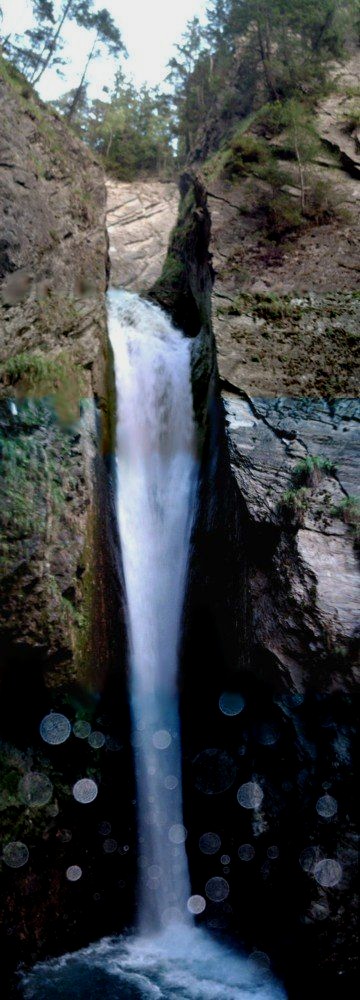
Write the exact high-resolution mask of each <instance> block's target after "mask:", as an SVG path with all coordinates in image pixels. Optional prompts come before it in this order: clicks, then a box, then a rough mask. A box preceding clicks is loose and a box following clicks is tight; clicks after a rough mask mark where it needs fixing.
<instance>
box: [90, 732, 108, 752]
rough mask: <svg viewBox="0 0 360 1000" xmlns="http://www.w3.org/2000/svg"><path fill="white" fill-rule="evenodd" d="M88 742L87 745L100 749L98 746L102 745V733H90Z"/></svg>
mask: <svg viewBox="0 0 360 1000" xmlns="http://www.w3.org/2000/svg"><path fill="white" fill-rule="evenodd" d="M88 743H89V746H90V747H92V748H93V750H100V747H103V746H104V743H105V736H104V733H98V732H95V733H91V734H90V736H89V739H88Z"/></svg>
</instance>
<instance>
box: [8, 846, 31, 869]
mask: <svg viewBox="0 0 360 1000" xmlns="http://www.w3.org/2000/svg"><path fill="white" fill-rule="evenodd" d="M2 859H3V861H4V862H5V864H6V865H8V867H9V868H22V866H23V865H26V862H27V861H28V860H29V850H28V848H27V847H26V844H22V843H21V841H20V840H12V841H10V843H9V844H6V845H5V847H4V850H3V854H2Z"/></svg>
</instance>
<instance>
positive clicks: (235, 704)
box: [219, 691, 245, 716]
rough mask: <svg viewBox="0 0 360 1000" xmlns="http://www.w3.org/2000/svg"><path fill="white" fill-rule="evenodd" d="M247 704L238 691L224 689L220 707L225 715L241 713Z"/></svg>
mask: <svg viewBox="0 0 360 1000" xmlns="http://www.w3.org/2000/svg"><path fill="white" fill-rule="evenodd" d="M244 705H245V701H244V698H243V696H242V695H241V694H239V693H238V692H237V691H224V692H223V694H222V695H220V698H219V708H220V711H221V712H222V713H223V715H228V716H235V715H240V712H242V710H243V708H244Z"/></svg>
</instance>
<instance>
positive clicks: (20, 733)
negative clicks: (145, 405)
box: [0, 62, 131, 995]
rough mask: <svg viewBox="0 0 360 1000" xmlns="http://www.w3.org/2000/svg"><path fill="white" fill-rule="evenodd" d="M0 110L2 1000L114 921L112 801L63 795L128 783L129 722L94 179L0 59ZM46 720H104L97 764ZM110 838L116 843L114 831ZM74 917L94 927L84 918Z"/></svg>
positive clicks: (84, 159) (101, 229)
mask: <svg viewBox="0 0 360 1000" xmlns="http://www.w3.org/2000/svg"><path fill="white" fill-rule="evenodd" d="M0 104H1V120H2V123H1V157H0V160H1V162H0V182H1V187H0V212H1V217H2V227H1V229H2V232H1V243H0V304H1V316H0V321H1V336H0V449H1V482H0V497H1V583H0V605H1V609H0V685H1V710H0V727H1V728H0V761H1V780H0V816H1V845H2V848H3V847H4V846H5V845H6V844H8V843H10V844H12V843H14V842H15V843H17V842H20V843H22V844H25V846H26V850H27V851H28V853H29V861H28V863H26V864H25V865H24V867H20V868H18V869H15V868H14V867H11V865H10V866H9V865H8V864H7V863H6V861H5V860H4V857H3V856H2V857H1V860H0V881H1V939H2V952H3V969H2V980H3V983H2V985H3V988H4V991H5V992H4V995H7V993H6V990H7V971H8V970H9V972H10V974H11V972H12V970H13V969H14V968H15V967H16V965H17V964H18V962H19V960H20V959H22V960H24V961H31V960H35V959H36V957H39V955H40V954H44V950H46V951H49V950H50V952H51V951H52V952H56V951H57V950H60V951H61V950H65V949H66V947H67V946H70V947H71V945H72V946H73V947H75V946H76V945H77V944H81V943H86V942H88V941H89V940H90V938H91V937H97V936H100V935H101V933H102V930H103V929H104V928H105V927H106V926H107V927H108V928H109V929H114V928H115V926H117V922H116V921H117V914H116V918H115V916H114V912H113V909H112V903H111V901H110V900H109V897H108V892H109V891H110V896H111V895H112V897H113V896H114V893H115V895H116V894H117V893H119V889H118V888H116V889H115V886H117V883H116V881H115V883H113V880H112V878H111V876H110V873H109V870H108V869H107V871H106V870H103V873H102V876H101V878H100V879H99V880H100V882H101V886H102V890H101V891H102V892H103V891H104V892H105V896H104V899H103V897H101V899H100V897H99V899H100V902H99V900H98V899H97V898H95V899H94V898H93V896H94V894H95V897H96V888H97V886H95V884H93V881H92V880H93V879H94V878H95V881H96V882H97V879H98V876H99V870H100V868H101V866H102V865H103V864H104V861H105V869H106V857H107V855H106V854H105V853H104V852H103V850H102V840H101V835H100V834H99V833H98V832H97V828H98V826H99V824H100V823H101V820H104V815H103V810H105V812H106V802H107V801H108V797H109V796H108V795H107V794H106V793H105V798H103V799H100V803H99V804H97V803H96V804H95V806H94V808H93V815H92V818H91V821H90V824H89V817H88V816H86V817H82V816H81V809H80V810H79V809H78V810H77V809H76V804H75V802H74V799H73V796H72V792H71V788H72V785H73V783H74V781H75V780H76V779H77V778H80V777H82V776H83V775H84V773H85V775H90V774H91V775H92V776H93V777H94V778H96V780H97V781H98V782H99V783H100V781H103V783H104V785H105V788H106V787H107V786H109V785H110V787H112V784H111V783H112V773H113V770H114V769H116V771H117V781H118V782H120V787H121V784H122V781H123V780H125V782H126V783H129V784H131V762H130V761H128V762H127V764H126V765H125V766H124V774H125V776H126V777H124V778H121V776H120V777H119V770H120V771H121V766H120V768H119V763H118V754H119V753H120V746H122V743H121V744H120V741H119V730H120V731H121V733H123V732H127V726H128V721H127V707H126V705H127V702H126V698H125V695H124V690H123V687H124V671H123V670H122V666H123V664H124V658H125V635H124V626H123V611H122V598H121V592H120V584H119V579H120V574H121V568H120V567H119V565H118V551H117V539H116V531H115V528H114V520H113V515H112V495H111V489H109V471H111V433H112V405H113V393H112V379H111V360H110V357H109V348H108V341H107V329H106V309H105V291H106V286H107V280H108V272H109V258H108V241H107V234H106V226H105V219H106V189H105V182H104V176H103V172H102V169H101V167H100V166H99V164H98V163H97V162H96V160H95V159H94V157H93V156H92V154H91V153H90V152H89V151H88V150H87V149H86V148H85V147H84V146H83V145H82V143H81V142H79V141H78V140H77V139H76V138H75V137H74V135H73V134H72V133H71V132H70V131H68V129H67V128H66V126H65V125H64V123H63V122H62V121H61V119H60V118H59V116H58V115H57V114H56V113H55V112H54V111H53V110H52V109H51V108H50V107H49V106H46V105H44V104H42V103H41V102H40V101H39V99H38V98H37V96H36V95H35V94H34V92H33V91H32V90H31V88H30V87H29V85H28V84H27V83H26V81H25V80H24V78H22V77H21V76H19V75H18V74H17V73H16V71H14V70H12V68H11V67H10V66H9V64H7V63H3V62H1V65H0ZM114 622H116V628H115V627H114ZM114 664H116V668H117V674H116V676H115V677H114V674H115V671H114V672H113V673H111V671H112V667H113V666H114ZM112 705H118V709H117V712H116V718H115V712H114V713H112V710H111V706H112ZM54 710H55V712H57V713H59V712H60V713H62V714H64V713H65V715H66V717H67V718H69V719H70V723H71V725H72V724H75V723H76V722H80V723H82V724H83V725H85V734H86V733H87V734H89V733H90V732H91V726H92V727H93V728H95V729H98V730H99V729H100V726H102V727H103V729H104V731H105V734H106V739H107V743H106V747H105V751H103V756H105V758H106V759H105V760H104V761H103V762H101V760H100V758H101V750H100V749H99V748H100V747H101V746H102V742H101V741H102V739H103V740H104V745H105V734H104V736H101V737H100V744H96V745H95V746H94V747H92V746H91V745H89V744H88V743H87V740H86V739H85V745H84V742H82V741H81V739H80V738H76V737H75V736H74V735H72V736H71V738H70V740H69V741H68V742H67V743H66V745H61V746H55V747H52V746H49V745H46V743H44V741H43V740H42V739H41V737H40V733H39V726H40V723H41V720H42V718H43V717H44V716H46V715H47V714H48V713H49V712H50V711H54ZM88 720H91V723H90V722H89V721H88ZM80 730H81V725H80ZM95 742H96V741H95ZM125 745H126V747H128V739H126V740H125ZM34 782H35V784H34ZM25 786H26V788H27V789H28V790H29V789H30V790H29V794H27V792H26V793H25V792H24V788H25ZM41 788H42V789H44V788H45V793H44V794H43V797H42V796H41ZM39 789H40V792H39ZM46 789H47V790H49V789H50V791H46ZM110 798H111V795H110ZM129 810H131V807H130V806H129ZM129 810H128V812H127V819H126V822H128V818H129ZM79 812H80V815H79ZM122 837H123V842H124V843H126V840H127V839H128V836H127V828H126V832H125V830H123V832H122ZM79 852H80V853H79ZM80 854H81V855H82V860H80V863H81V864H82V865H83V867H84V869H85V871H87V872H88V873H89V872H92V876H90V875H89V878H90V881H91V884H92V892H91V893H90V896H89V894H88V893H89V883H88V881H87V879H86V878H85V880H84V881H85V885H84V892H83V890H82V887H81V886H80V887H79V886H78V889H79V891H78V892H76V890H75V892H74V891H73V888H72V886H71V883H70V882H69V881H68V880H67V877H66V870H67V867H68V866H69V865H71V861H72V860H74V858H75V857H77V859H78V860H79V857H80ZM99 854H100V857H99ZM96 857H97V858H98V866H99V867H97V864H96V860H94V858H95V859H96ZM118 860H119V864H120V868H121V867H122V866H121V859H120V855H118ZM94 871H96V872H97V874H96V876H95V875H94ZM113 871H114V865H113ZM120 875H121V872H119V875H118V879H120ZM105 886H108V889H105V888H104V887H105ZM109 886H110V889H109ZM120 894H121V893H120ZM123 896H124V899H125V897H126V900H127V901H125V902H123V912H124V914H125V913H126V912H128V910H127V908H131V902H129V899H130V897H128V896H127V890H125V893H123ZM116 904H117V899H116ZM114 905H115V904H114ZM104 910H105V911H106V913H107V914H108V916H109V922H108V923H107V922H106V921H107V918H106V920H105V924H104ZM80 911H82V913H84V912H85V914H89V916H86V917H85V918H83V919H80Z"/></svg>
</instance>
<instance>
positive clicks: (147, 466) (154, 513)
mask: <svg viewBox="0 0 360 1000" xmlns="http://www.w3.org/2000/svg"><path fill="white" fill-rule="evenodd" d="M110 337H111V344H112V348H113V354H114V366H115V379H116V389H117V398H118V416H117V440H116V462H117V514H118V524H119V532H120V540H121V549H122V558H123V565H124V575H125V584H126V594H127V606H128V625H129V641H130V660H131V672H130V691H131V705H132V716H133V745H134V750H135V762H136V779H137V801H138V830H139V844H140V847H141V852H140V860H141V874H140V880H141V884H140V900H139V924H140V928H141V929H142V930H144V931H154V930H156V929H159V928H160V927H164V926H166V925H167V924H169V923H171V922H173V921H174V920H175V921H176V920H177V921H178V920H182V921H184V920H185V918H186V913H187V910H186V903H187V900H188V898H189V896H190V885H189V877H188V868H187V858H186V851H185V843H184V841H185V836H186V833H185V830H184V827H183V824H182V794H181V765H180V757H181V747H180V720H179V713H178V705H177V693H176V681H177V661H178V647H179V634H180V626H181V615H182V606H183V598H184V588H185V579H186V566H187V558H188V549H189V539H190V528H191V521H192V512H193V508H194V501H195V492H196V470H197V462H196V456H195V429H194V420H193V407H192V394H191V381H190V342H189V340H187V339H186V338H185V337H183V336H182V334H181V333H179V332H178V331H177V330H175V329H174V328H173V327H172V325H171V323H170V321H169V320H168V319H167V317H166V316H165V315H164V313H163V312H161V310H160V309H159V308H157V307H156V306H153V305H150V303H148V302H144V301H142V300H141V299H139V298H137V297H136V296H134V295H130V294H129V293H126V292H118V291H116V292H112V293H111V309H110Z"/></svg>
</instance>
